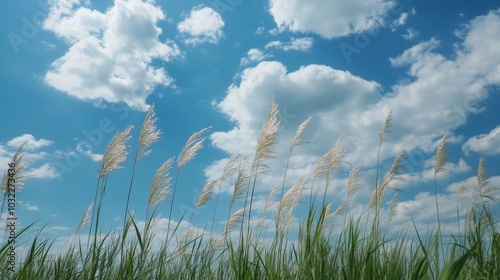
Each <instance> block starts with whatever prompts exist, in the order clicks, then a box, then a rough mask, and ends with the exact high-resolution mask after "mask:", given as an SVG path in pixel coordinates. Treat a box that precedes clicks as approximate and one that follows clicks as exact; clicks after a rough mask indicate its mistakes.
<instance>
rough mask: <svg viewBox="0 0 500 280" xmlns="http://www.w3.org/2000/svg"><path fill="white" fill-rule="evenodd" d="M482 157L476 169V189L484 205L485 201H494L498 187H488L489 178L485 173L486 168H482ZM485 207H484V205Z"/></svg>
mask: <svg viewBox="0 0 500 280" xmlns="http://www.w3.org/2000/svg"><path fill="white" fill-rule="evenodd" d="M484 160H485V158H484V156H481V158H480V159H479V165H478V167H477V175H476V176H477V187H478V192H479V195H480V198H481V200H482V202H483V204H484V203H486V201H488V200H489V201H495V200H496V197H495V193H496V192H497V191H498V190H499V187H498V186H492V185H490V181H489V178H488V177H489V176H488V173H487V171H486V168H485V167H484ZM485 206H486V205H485Z"/></svg>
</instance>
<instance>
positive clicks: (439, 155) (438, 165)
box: [434, 133, 450, 175]
mask: <svg viewBox="0 0 500 280" xmlns="http://www.w3.org/2000/svg"><path fill="white" fill-rule="evenodd" d="M449 156H450V151H448V133H445V134H444V135H443V138H441V141H439V145H438V148H437V151H436V158H435V159H434V175H437V174H438V173H440V172H443V171H446V160H448V157H449Z"/></svg>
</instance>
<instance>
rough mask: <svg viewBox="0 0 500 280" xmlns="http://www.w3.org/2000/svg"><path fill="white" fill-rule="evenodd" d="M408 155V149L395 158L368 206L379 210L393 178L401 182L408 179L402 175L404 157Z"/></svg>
mask: <svg viewBox="0 0 500 280" xmlns="http://www.w3.org/2000/svg"><path fill="white" fill-rule="evenodd" d="M405 156H406V151H404V150H403V151H401V152H400V153H399V154H398V155H397V156H396V158H395V159H394V161H393V163H392V166H391V168H390V169H389V171H388V172H387V173H386V174H385V176H384V179H383V180H382V184H381V185H380V187H378V188H376V189H375V190H374V191H373V193H372V195H371V197H370V201H369V203H368V208H372V207H374V206H375V207H376V208H377V211H378V209H379V207H380V205H381V204H382V200H383V199H384V196H385V192H386V190H387V186H388V185H389V183H390V182H391V181H393V180H396V181H400V182H406V179H405V178H404V177H402V176H400V175H402V174H403V170H404V168H405V164H404V162H403V160H404V158H405Z"/></svg>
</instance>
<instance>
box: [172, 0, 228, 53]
mask: <svg viewBox="0 0 500 280" xmlns="http://www.w3.org/2000/svg"><path fill="white" fill-rule="evenodd" d="M223 27H224V21H223V20H222V18H221V16H220V15H219V13H217V12H216V11H214V10H213V9H212V8H208V7H204V8H200V7H195V8H193V10H191V13H190V14H189V16H188V17H186V19H185V20H183V21H182V22H180V23H179V25H178V26H177V29H178V30H179V31H180V32H181V33H185V34H186V35H187V36H188V38H186V39H185V42H186V43H190V44H199V43H205V42H208V43H214V44H216V43H218V42H219V40H220V38H221V37H222V35H223V31H222V28H223Z"/></svg>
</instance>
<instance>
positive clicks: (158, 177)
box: [148, 157, 174, 209]
mask: <svg viewBox="0 0 500 280" xmlns="http://www.w3.org/2000/svg"><path fill="white" fill-rule="evenodd" d="M173 161H174V158H173V157H171V158H169V159H168V160H167V161H165V162H164V163H163V164H162V165H161V166H160V168H158V170H157V171H156V173H155V175H154V177H153V181H152V182H151V186H150V188H149V196H148V209H150V208H151V207H154V206H156V205H158V204H159V203H160V202H162V201H163V200H165V198H166V197H167V195H168V194H169V192H170V182H171V180H172V178H171V177H170V174H169V170H170V168H171V167H172V162H173Z"/></svg>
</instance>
